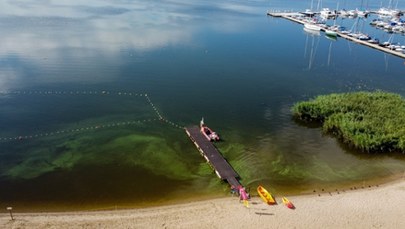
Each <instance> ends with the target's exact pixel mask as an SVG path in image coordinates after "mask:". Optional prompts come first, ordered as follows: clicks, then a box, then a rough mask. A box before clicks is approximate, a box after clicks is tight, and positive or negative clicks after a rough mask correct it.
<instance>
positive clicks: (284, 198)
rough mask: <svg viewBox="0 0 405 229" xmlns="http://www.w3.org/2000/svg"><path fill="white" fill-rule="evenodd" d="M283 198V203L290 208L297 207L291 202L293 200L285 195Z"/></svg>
mask: <svg viewBox="0 0 405 229" xmlns="http://www.w3.org/2000/svg"><path fill="white" fill-rule="evenodd" d="M282 200H283V204H284V205H285V206H287V207H288V208H291V209H294V208H295V206H294V204H293V203H291V201H289V200H288V199H287V198H286V197H283V198H282Z"/></svg>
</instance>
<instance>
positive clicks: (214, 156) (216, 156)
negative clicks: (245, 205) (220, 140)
mask: <svg viewBox="0 0 405 229" xmlns="http://www.w3.org/2000/svg"><path fill="white" fill-rule="evenodd" d="M185 130H186V133H187V135H188V136H189V137H190V139H191V141H192V142H193V143H194V145H195V146H196V147H197V149H198V151H200V154H201V156H203V157H204V158H205V160H206V161H207V162H208V163H209V164H210V166H211V167H212V168H213V169H214V171H215V173H216V174H217V176H218V177H219V178H220V179H221V180H223V181H226V182H228V183H229V185H231V186H233V187H234V188H237V187H239V186H241V184H240V182H239V178H240V177H239V175H238V174H237V173H236V172H235V170H234V169H233V168H232V166H231V165H230V164H229V163H228V161H227V160H226V159H225V158H224V157H223V156H222V155H221V153H220V152H219V151H218V149H217V148H216V147H215V146H214V144H213V143H212V142H210V141H208V140H207V139H206V138H205V136H204V135H203V134H202V133H201V132H200V128H199V127H198V126H191V127H186V128H185Z"/></svg>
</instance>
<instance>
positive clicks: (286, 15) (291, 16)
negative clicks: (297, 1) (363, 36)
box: [267, 11, 405, 59]
mask: <svg viewBox="0 0 405 229" xmlns="http://www.w3.org/2000/svg"><path fill="white" fill-rule="evenodd" d="M297 14H300V13H291V12H288V13H284V12H281V13H280V12H270V11H269V12H267V15H269V16H272V17H281V18H285V19H287V20H290V21H293V22H296V23H299V24H305V22H304V21H303V20H300V19H299V18H296V17H295V16H296V15H297ZM321 31H322V32H325V29H324V28H321ZM337 35H338V36H339V37H342V38H344V39H346V40H349V41H352V42H354V43H357V44H361V45H364V46H367V47H370V48H373V49H377V50H379V51H382V52H385V53H388V54H391V55H394V56H397V57H400V58H403V59H405V53H402V52H399V51H395V50H391V49H389V48H386V47H382V46H379V45H378V44H372V43H370V42H367V41H362V40H359V39H357V38H355V37H351V36H348V35H346V34H343V33H341V32H337Z"/></svg>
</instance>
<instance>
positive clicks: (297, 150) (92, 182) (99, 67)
mask: <svg viewBox="0 0 405 229" xmlns="http://www.w3.org/2000/svg"><path fill="white" fill-rule="evenodd" d="M310 5H311V1H301V0H300V1H299V0H289V1H282V0H275V1H261V0H252V1H204V0H196V1H184V0H171V1H158V0H156V1H136V0H134V1H112V0H111V1H86V2H85V3H84V2H82V1H28V0H27V1H24V2H21V1H3V2H2V3H0V12H1V16H0V34H1V37H0V147H1V148H0V149H1V150H0V159H1V160H0V187H1V188H0V202H1V203H2V204H7V205H12V206H16V207H18V208H19V209H28V210H33V209H45V210H49V209H101V208H114V207H118V208H121V207H134V206H145V205H159V204H165V203H169V202H173V201H174V202H178V201H181V199H183V200H184V199H185V200H186V201H187V200H190V199H195V198H210V197H213V196H226V195H229V189H228V187H227V185H226V184H224V183H221V182H220V181H219V179H218V178H217V177H216V176H215V174H214V173H213V172H212V170H211V169H210V167H209V166H208V165H207V164H206V163H205V161H204V160H203V158H202V157H201V156H200V155H199V153H198V151H197V149H196V148H195V147H194V145H193V144H192V143H191V141H190V140H189V139H188V137H187V136H186V134H185V133H184V131H183V130H182V129H181V128H178V127H183V126H189V125H198V123H199V121H200V119H201V117H204V119H205V122H206V123H207V124H208V126H210V127H211V128H213V129H214V130H215V131H217V132H218V133H219V134H220V136H221V137H222V138H223V141H222V142H220V143H218V144H216V145H217V147H218V148H219V150H220V151H221V153H222V154H224V156H225V157H226V158H227V159H228V161H229V162H230V163H231V164H232V166H233V167H234V168H235V170H236V171H237V172H238V173H239V174H240V176H241V178H242V180H241V181H242V183H243V184H244V185H246V186H247V187H252V189H254V188H255V187H256V186H257V185H258V184H263V185H264V186H265V187H268V189H269V190H271V191H272V192H273V193H275V194H276V195H281V194H297V193H311V192H312V190H320V189H321V188H324V189H326V190H328V189H329V190H332V189H333V190H334V188H335V187H339V188H341V187H349V186H350V185H365V184H375V183H378V182H380V180H379V179H385V180H386V179H389V177H392V176H395V175H398V174H402V173H404V171H405V160H404V156H403V155H399V154H393V155H369V154H364V153H361V152H355V151H352V150H350V149H346V148H345V147H344V146H342V145H341V144H339V142H337V141H336V140H335V139H334V138H333V137H331V136H327V135H324V134H322V132H321V129H320V128H319V127H317V126H311V127H309V126H305V125H301V124H299V123H297V122H294V120H293V119H292V116H291V111H290V108H291V106H292V105H293V104H294V103H295V102H297V101H301V100H306V99H310V98H313V97H315V96H316V95H320V94H328V93H334V92H352V91H359V90H384V91H388V92H395V93H399V94H401V95H402V96H405V62H404V60H403V59H400V58H398V57H394V56H391V55H388V54H384V53H382V52H379V51H377V50H373V49H370V48H367V47H364V46H360V45H356V44H354V43H351V42H348V41H346V40H344V39H338V40H337V41H332V40H329V39H326V38H325V37H324V36H323V35H322V34H321V35H313V34H309V33H307V32H305V31H303V26H302V25H299V24H296V23H292V22H290V21H287V20H284V19H277V18H272V17H268V16H266V11H267V10H268V9H272V10H304V9H306V8H309V7H310ZM314 5H315V3H314ZM336 5H337V2H336V1H326V0H325V1H323V3H322V6H323V7H330V8H336ZM366 6H367V7H368V8H370V9H378V8H379V7H380V6H381V2H380V1H371V0H370V1H368V3H367V5H366ZM366 6H364V7H366ZM340 7H345V8H347V9H354V8H356V7H358V8H360V7H361V6H360V4H358V5H357V3H356V4H355V3H351V2H350V1H347V2H346V1H341V2H340ZM398 8H402V9H405V2H403V1H400V2H399V4H398ZM371 18H372V17H371ZM371 18H368V19H365V20H361V21H360V22H357V23H362V24H364V25H363V28H362V29H364V30H366V31H368V32H369V33H370V34H373V36H379V37H380V39H381V40H384V39H388V38H389V35H388V34H385V33H383V32H382V31H377V30H375V29H374V28H371V27H370V26H369V25H368V22H369V20H371ZM367 20H368V21H367ZM355 21H356V20H355V19H345V20H343V21H342V20H340V21H339V23H341V24H344V25H345V26H346V27H351V26H353V24H354V23H355ZM328 23H333V22H328ZM394 40H395V41H396V42H400V43H402V44H405V36H402V35H395V36H394ZM145 94H147V96H145ZM148 98H149V99H150V101H151V102H152V104H151V103H150V102H149V100H148ZM154 107H155V108H156V109H157V112H158V113H159V114H161V115H162V116H163V117H164V118H165V119H167V120H169V121H170V122H172V123H173V124H170V123H169V124H168V123H166V122H162V121H159V115H158V113H157V112H156V111H155V109H154Z"/></svg>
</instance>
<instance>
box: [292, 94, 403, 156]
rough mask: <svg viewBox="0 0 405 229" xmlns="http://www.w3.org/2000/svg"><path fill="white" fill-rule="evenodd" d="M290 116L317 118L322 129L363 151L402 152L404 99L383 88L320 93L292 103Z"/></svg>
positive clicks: (305, 119)
mask: <svg viewBox="0 0 405 229" xmlns="http://www.w3.org/2000/svg"><path fill="white" fill-rule="evenodd" d="M292 112H293V114H294V117H295V118H297V119H300V120H304V121H317V122H321V123H322V124H323V130H324V132H326V133H331V134H333V135H335V136H337V137H338V138H339V139H340V140H342V141H343V142H344V143H346V144H348V145H350V146H352V147H354V148H357V149H360V150H362V151H367V152H387V151H401V152H402V153H404V152H405V100H404V99H403V98H402V97H401V96H400V95H397V94H393V93H387V92H381V91H376V92H354V93H342V94H331V95H321V96H318V97H316V98H315V99H313V100H310V101H303V102H298V103H296V104H294V106H293V107H292Z"/></svg>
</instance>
